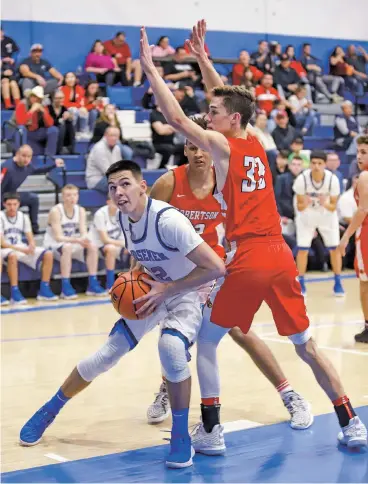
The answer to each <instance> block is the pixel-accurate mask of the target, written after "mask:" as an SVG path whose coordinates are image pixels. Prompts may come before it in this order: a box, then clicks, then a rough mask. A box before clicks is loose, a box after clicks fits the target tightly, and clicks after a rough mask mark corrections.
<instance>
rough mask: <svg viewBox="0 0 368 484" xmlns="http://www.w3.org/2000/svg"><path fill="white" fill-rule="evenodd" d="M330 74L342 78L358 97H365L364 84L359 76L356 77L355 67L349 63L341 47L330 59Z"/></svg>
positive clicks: (336, 49) (337, 48)
mask: <svg viewBox="0 0 368 484" xmlns="http://www.w3.org/2000/svg"><path fill="white" fill-rule="evenodd" d="M330 74H332V75H333V76H339V77H342V78H343V79H344V81H345V85H346V87H347V88H348V89H350V90H351V91H352V92H353V93H354V94H355V95H356V96H363V94H364V89H363V84H362V83H361V82H360V78H359V76H356V72H355V69H354V67H353V66H352V65H349V64H348V63H347V61H346V57H345V52H344V49H343V48H342V47H340V46H339V45H338V46H337V47H336V48H335V49H334V51H333V52H332V54H331V57H330Z"/></svg>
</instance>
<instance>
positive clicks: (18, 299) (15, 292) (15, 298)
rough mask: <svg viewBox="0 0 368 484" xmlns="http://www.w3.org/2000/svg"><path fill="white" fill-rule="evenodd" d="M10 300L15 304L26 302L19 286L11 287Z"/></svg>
mask: <svg viewBox="0 0 368 484" xmlns="http://www.w3.org/2000/svg"><path fill="white" fill-rule="evenodd" d="M10 302H11V303H12V304H15V305H21V304H27V300H26V299H25V298H24V297H23V294H22V293H21V292H20V290H19V287H12V288H11V296H10Z"/></svg>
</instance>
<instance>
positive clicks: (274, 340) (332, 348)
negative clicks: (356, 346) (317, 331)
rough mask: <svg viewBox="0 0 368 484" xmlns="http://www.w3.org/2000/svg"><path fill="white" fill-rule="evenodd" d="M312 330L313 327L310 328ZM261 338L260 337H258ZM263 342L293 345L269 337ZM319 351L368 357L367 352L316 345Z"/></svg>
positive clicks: (287, 341) (286, 341)
mask: <svg viewBox="0 0 368 484" xmlns="http://www.w3.org/2000/svg"><path fill="white" fill-rule="evenodd" d="M312 329H313V327H312ZM260 336H262V335H260ZM263 339H264V340H265V341H271V342H272V343H281V344H286V345H292V344H293V343H292V342H291V341H289V340H288V339H279V338H272V337H271V336H266V337H265V338H263ZM318 348H319V349H320V350H331V351H339V352H340V353H350V354H352V355H361V356H366V357H368V351H363V350H353V349H349V348H336V347H335V346H322V345H318Z"/></svg>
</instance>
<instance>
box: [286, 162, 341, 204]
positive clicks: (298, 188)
mask: <svg viewBox="0 0 368 484" xmlns="http://www.w3.org/2000/svg"><path fill="white" fill-rule="evenodd" d="M293 190H294V192H295V193H296V194H297V195H308V196H309V197H310V198H311V200H312V204H311V205H310V206H309V207H308V209H310V210H315V211H316V212H320V211H321V210H322V211H324V210H325V209H324V208H323V207H321V204H320V201H319V198H318V197H319V195H326V196H327V197H330V196H332V197H335V196H338V195H339V194H340V184H339V179H338V178H337V176H336V175H334V174H333V173H332V172H330V171H329V170H325V174H324V177H323V179H322V181H321V182H319V183H317V182H315V181H314V180H313V179H312V173H311V170H310V169H307V170H304V171H303V172H302V173H301V174H300V175H298V176H297V178H296V179H295V182H294V185H293Z"/></svg>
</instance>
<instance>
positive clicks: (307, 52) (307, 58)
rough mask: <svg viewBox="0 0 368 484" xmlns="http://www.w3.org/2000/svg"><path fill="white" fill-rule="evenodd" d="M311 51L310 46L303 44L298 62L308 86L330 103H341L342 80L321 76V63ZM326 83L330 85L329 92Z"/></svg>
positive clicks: (337, 77)
mask: <svg viewBox="0 0 368 484" xmlns="http://www.w3.org/2000/svg"><path fill="white" fill-rule="evenodd" d="M311 51H312V48H311V45H310V44H308V43H305V44H303V53H302V56H301V58H300V62H301V63H302V66H303V67H304V69H305V70H306V72H307V77H308V80H309V82H310V84H311V85H312V86H314V87H315V89H316V90H317V91H318V92H320V93H322V94H323V95H324V96H326V98H327V99H329V100H330V101H331V102H335V103H338V102H341V101H342V100H343V97H342V95H343V88H344V79H343V78H342V77H339V76H332V75H328V76H324V75H322V67H321V66H320V63H321V62H320V60H319V59H317V57H315V56H313V55H312V53H311ZM326 83H327V84H329V85H331V92H330V91H329V90H328V88H327V85H326Z"/></svg>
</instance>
